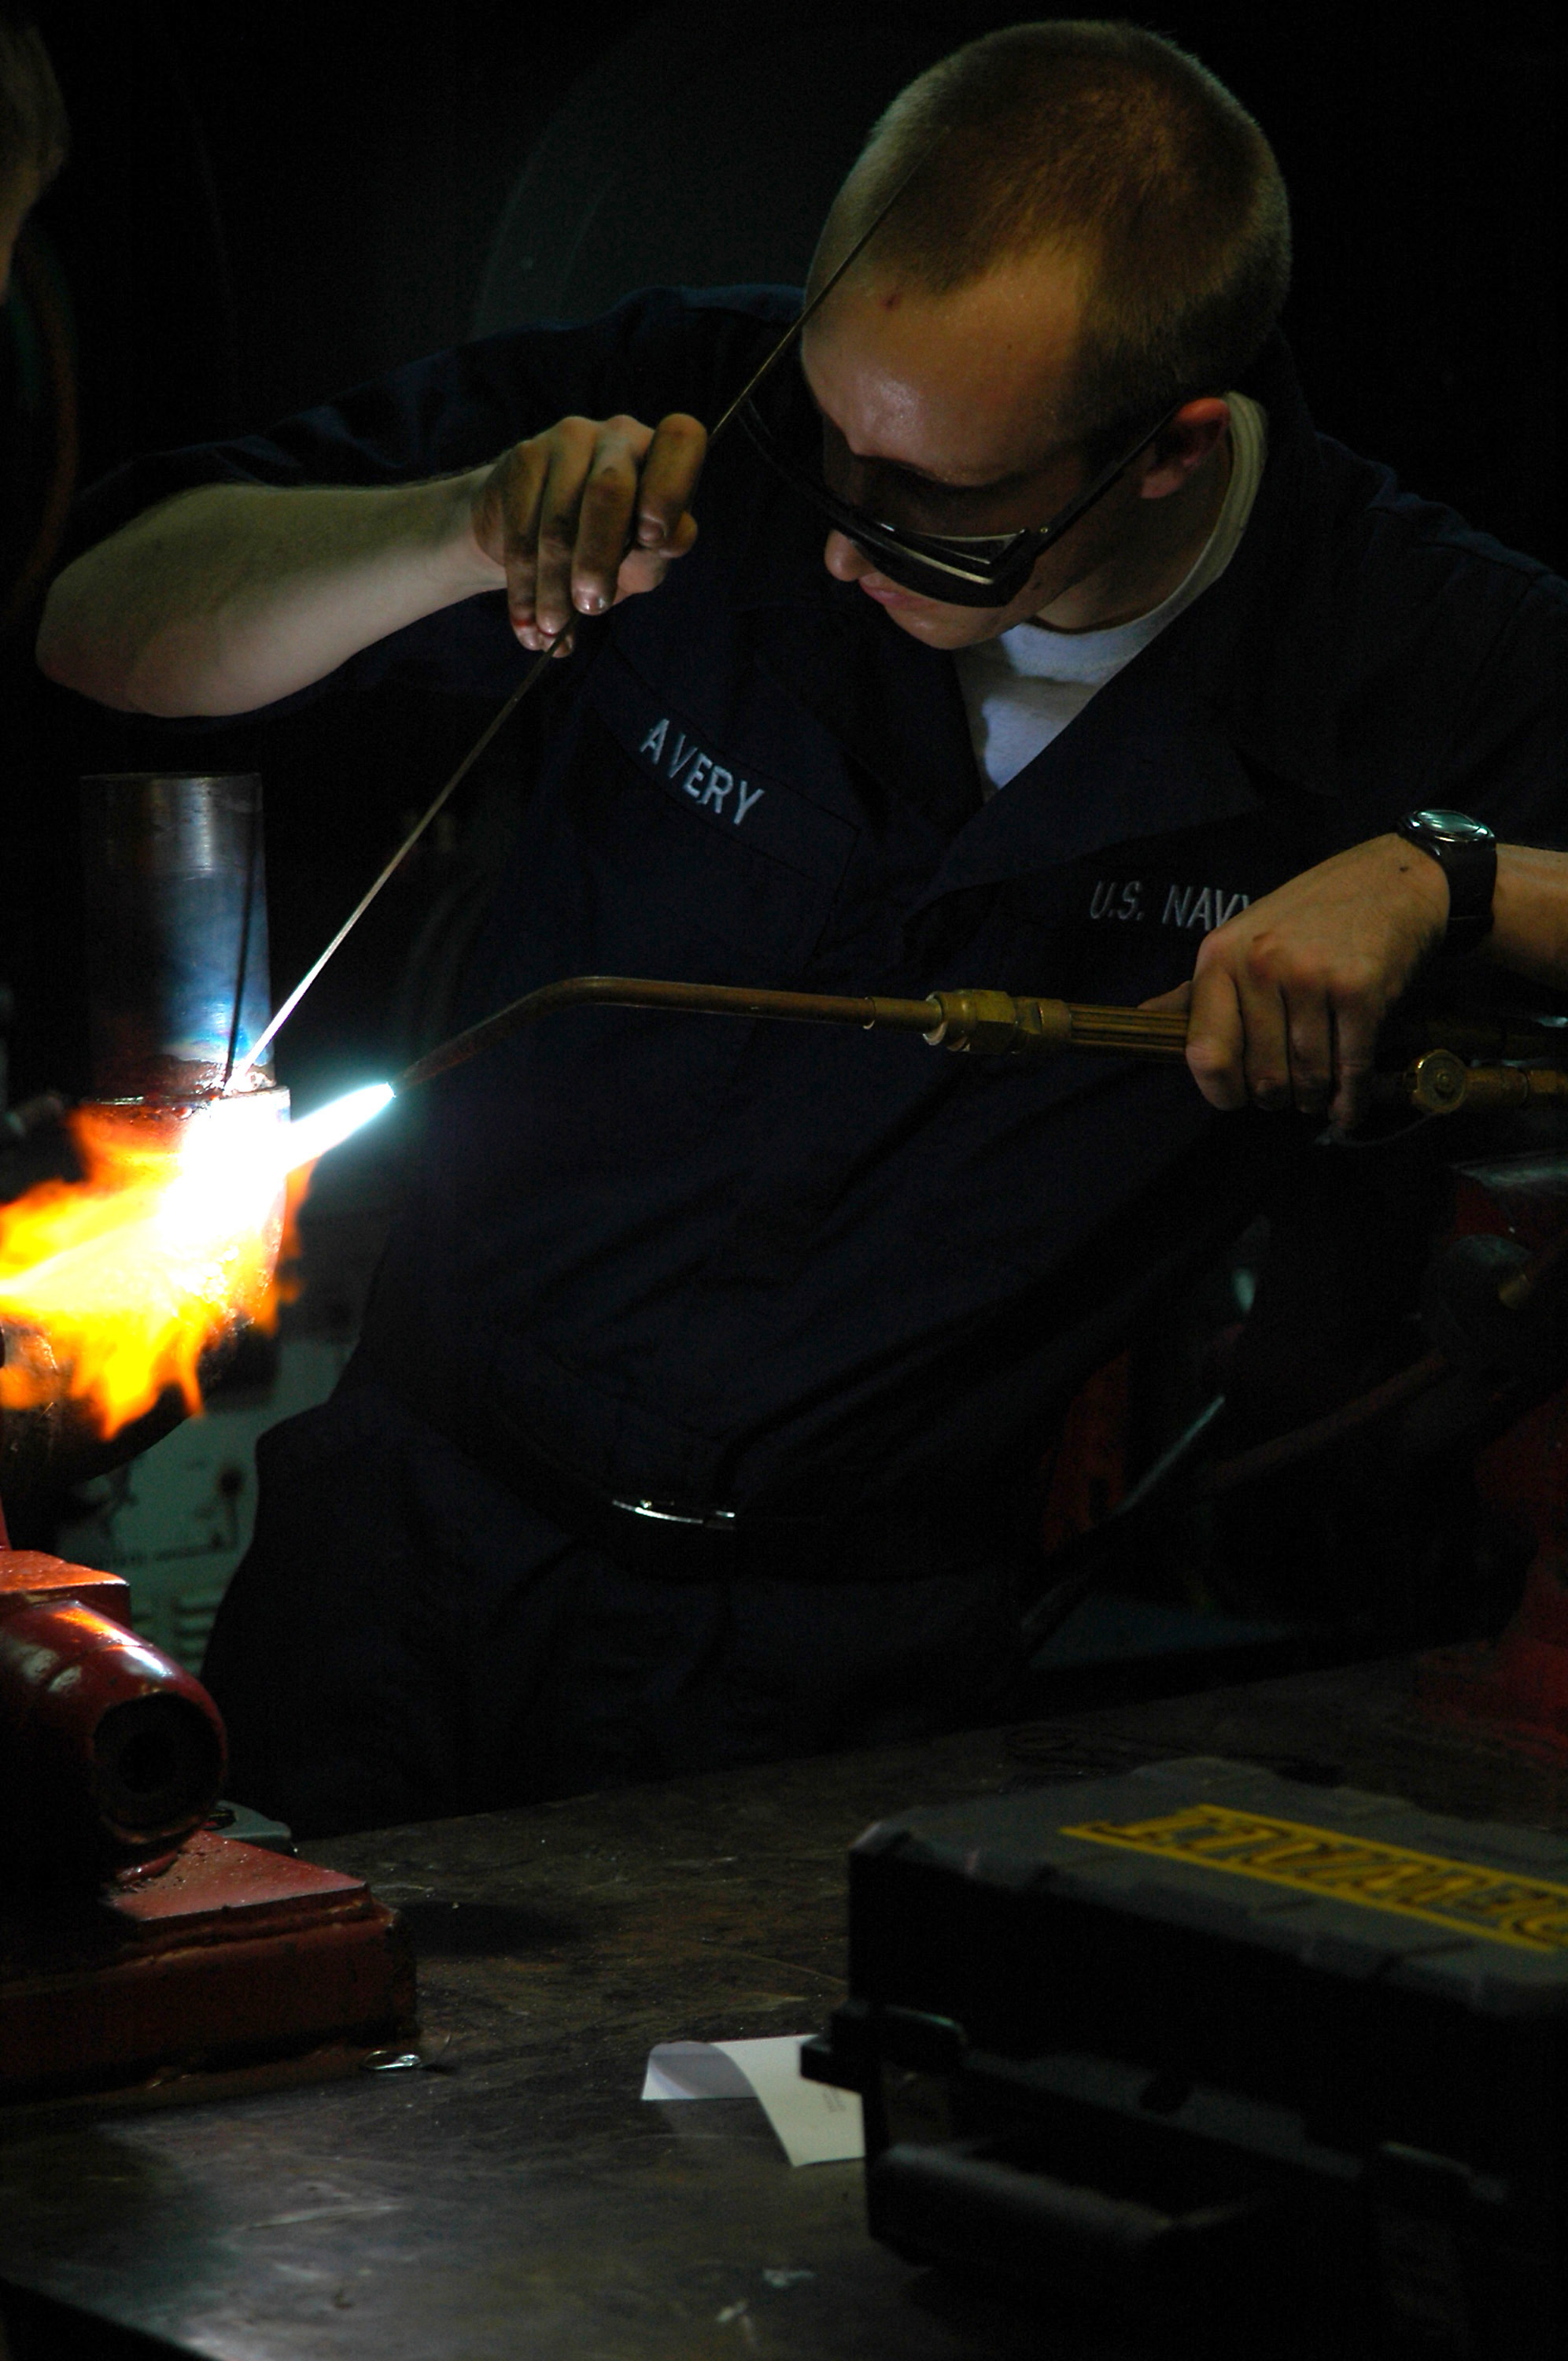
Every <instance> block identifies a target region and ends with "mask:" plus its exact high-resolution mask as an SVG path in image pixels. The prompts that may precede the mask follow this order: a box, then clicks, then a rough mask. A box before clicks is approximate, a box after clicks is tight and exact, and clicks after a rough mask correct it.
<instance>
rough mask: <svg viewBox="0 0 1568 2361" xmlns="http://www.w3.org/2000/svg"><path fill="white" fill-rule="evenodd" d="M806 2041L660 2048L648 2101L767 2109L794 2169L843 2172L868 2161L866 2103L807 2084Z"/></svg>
mask: <svg viewBox="0 0 1568 2361" xmlns="http://www.w3.org/2000/svg"><path fill="white" fill-rule="evenodd" d="M805 2039H806V2035H805V2034H804V2033H784V2034H777V2035H774V2036H773V2037H770V2038H768V2039H767V2040H763V2041H661V2042H660V2043H659V2044H658V2045H657V2047H656V2048H654V2049H652V2051H651V2052H650V2053H649V2058H648V2070H647V2073H646V2075H645V2076H644V2078H643V2083H642V2096H643V2097H644V2098H645V2099H746V2098H755V2099H758V2100H760V2101H761V2103H762V2110H763V2112H764V2114H766V2116H767V2118H768V2121H769V2123H770V2124H772V2125H773V2129H774V2131H775V2132H776V2133H777V2134H778V2136H779V2139H780V2141H781V2143H782V2145H783V2147H784V2154H785V2155H786V2156H787V2157H788V2158H789V2160H790V2162H791V2164H842V2163H844V2162H846V2161H848V2160H849V2159H850V2158H855V2157H861V2156H864V2154H865V2152H866V2138H865V2131H864V2127H863V2125H861V2102H860V2099H859V2097H858V2096H857V2095H856V2093H855V2092H852V2091H836V2090H834V2089H833V2087H832V2086H831V2084H830V2083H827V2082H807V2081H806V2080H805V2079H804V2077H803V2076H802V2074H801V2070H800V2046H801V2043H802V2042H803V2041H804V2040H805Z"/></svg>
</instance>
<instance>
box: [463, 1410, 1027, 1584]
mask: <svg viewBox="0 0 1568 2361" xmlns="http://www.w3.org/2000/svg"><path fill="white" fill-rule="evenodd" d="M459 1447H460V1448H461V1449H463V1450H465V1451H466V1453H467V1454H468V1455H469V1456H470V1457H471V1458H473V1459H475V1460H476V1461H477V1463H478V1465H479V1466H482V1467H483V1468H484V1469H485V1472H486V1473H487V1474H488V1475H490V1476H493V1477H495V1478H496V1479H497V1480H498V1481H499V1483H501V1484H504V1485H505V1486H506V1488H507V1489H508V1490H509V1491H510V1492H512V1493H514V1494H515V1495H516V1496H517V1498H518V1499H521V1500H522V1501H523V1502H525V1503H526V1505H527V1506H528V1507H530V1508H532V1509H536V1510H538V1511H539V1513H540V1515H541V1516H543V1517H547V1518H548V1519H549V1521H550V1522H551V1523H552V1524H554V1525H559V1526H560V1527H561V1529H562V1530H563V1532H568V1533H571V1534H573V1535H575V1536H576V1539H577V1540H578V1541H582V1542H588V1543H592V1544H593V1546H594V1547H595V1548H596V1549H600V1550H602V1551H603V1552H604V1554H605V1555H606V1556H607V1557H609V1558H613V1559H614V1560H615V1562H616V1564H617V1565H620V1566H623V1567H625V1568H626V1569H627V1571H628V1572H629V1573H632V1574H646V1575H654V1576H659V1577H660V1578H661V1579H663V1580H664V1581H666V1582H735V1581H762V1580H773V1581H786V1582H823V1583H830V1582H914V1581H919V1580H921V1579H923V1578H925V1577H927V1576H936V1575H959V1574H968V1573H973V1574H979V1573H980V1572H981V1571H982V1570H983V1569H985V1568H987V1567H993V1566H995V1565H996V1564H997V1563H998V1561H1003V1562H1005V1561H1008V1560H1014V1561H1025V1560H1026V1559H1027V1558H1028V1557H1029V1555H1030V1554H1031V1552H1030V1545H1029V1541H1028V1537H1027V1534H1026V1532H1025V1530H1024V1522H1025V1521H1024V1519H1023V1518H1022V1517H1021V1515H1020V1513H1019V1510H1018V1506H1017V1504H1016V1502H1015V1501H1011V1500H1009V1501H1007V1502H1005V1503H1004V1505H1003V1507H1002V1508H1000V1509H999V1508H998V1507H997V1506H995V1505H994V1500H995V1497H996V1494H997V1493H998V1492H1001V1493H1005V1492H1007V1491H1008V1489H1009V1488H1006V1487H997V1488H989V1489H991V1490H992V1505H988V1504H987V1503H986V1500H985V1497H984V1494H985V1490H986V1489H987V1488H982V1487H981V1486H979V1485H977V1487H976V1490H975V1492H974V1493H971V1494H968V1495H964V1496H953V1497H950V1498H948V1499H940V1500H936V1501H930V1502H927V1503H926V1504H925V1505H924V1506H923V1507H921V1508H919V1509H916V1510H909V1509H907V1508H902V1509H899V1508H894V1507H891V1506H890V1507H888V1508H886V1509H881V1508H865V1509H856V1510H850V1511H847V1512H846V1513H844V1514H841V1515H838V1516H833V1515H829V1516H803V1517H794V1516H773V1515H768V1514H765V1513H757V1512H754V1511H749V1510H748V1511H740V1510H733V1509H698V1508H694V1507H691V1506H689V1505H686V1504H684V1503H681V1502H678V1501H674V1500H666V1499H640V1498H637V1497H635V1496H632V1495H617V1494H612V1493H609V1492H604V1491H601V1490H600V1489H599V1488H598V1487H597V1486H596V1485H593V1484H590V1483H588V1482H587V1480H586V1478H584V1477H580V1476H577V1475H575V1474H574V1473H573V1472H572V1471H571V1470H570V1469H569V1468H566V1467H563V1466H560V1464H559V1463H558V1462H557V1461H555V1460H554V1459H551V1458H549V1457H548V1456H547V1455H545V1454H544V1453H543V1452H542V1451H540V1450H539V1448H538V1447H537V1445H536V1444H532V1443H528V1442H524V1441H522V1440H521V1438H519V1437H516V1436H510V1437H507V1438H505V1439H503V1438H501V1437H499V1436H493V1437H488V1438H486V1439H484V1440H483V1441H477V1440H476V1438H474V1437H473V1436H466V1437H465V1438H464V1440H463V1442H462V1444H461V1445H460V1446H459Z"/></svg>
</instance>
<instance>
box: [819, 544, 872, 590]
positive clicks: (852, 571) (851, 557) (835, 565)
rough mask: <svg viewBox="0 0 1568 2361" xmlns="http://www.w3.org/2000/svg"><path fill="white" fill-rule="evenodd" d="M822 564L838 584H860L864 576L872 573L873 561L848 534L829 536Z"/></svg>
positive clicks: (823, 552)
mask: <svg viewBox="0 0 1568 2361" xmlns="http://www.w3.org/2000/svg"><path fill="white" fill-rule="evenodd" d="M822 563H823V565H824V566H826V567H827V568H828V573H829V574H830V575H831V576H832V577H833V579H834V580H835V581H836V582H859V581H860V579H861V576H862V575H866V574H869V573H870V572H871V571H872V562H871V559H870V558H869V557H868V556H867V555H866V553H865V551H864V550H863V549H861V547H859V545H858V544H856V543H854V542H852V541H851V540H850V536H849V534H848V533H829V534H828V539H827V543H826V544H825V545H824V548H823V551H822Z"/></svg>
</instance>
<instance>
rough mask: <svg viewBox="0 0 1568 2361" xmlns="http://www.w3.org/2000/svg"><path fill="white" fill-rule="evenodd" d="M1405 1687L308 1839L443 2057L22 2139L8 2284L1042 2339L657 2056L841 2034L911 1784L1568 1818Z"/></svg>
mask: <svg viewBox="0 0 1568 2361" xmlns="http://www.w3.org/2000/svg"><path fill="white" fill-rule="evenodd" d="M1409 1678H1410V1676H1409V1669H1408V1668H1407V1667H1405V1666H1402V1665H1398V1664H1382V1665H1359V1666H1354V1667H1352V1668H1350V1669H1347V1670H1341V1671H1336V1672H1329V1673H1314V1674H1304V1675H1294V1676H1292V1677H1290V1678H1288V1679H1286V1680H1280V1681H1270V1682H1264V1683H1259V1684H1257V1685H1255V1686H1251V1687H1247V1688H1236V1689H1226V1690H1218V1691H1213V1692H1211V1693H1209V1694H1207V1695H1205V1696H1201V1697H1181V1698H1174V1699H1169V1700H1166V1701H1163V1702H1159V1703H1155V1704H1144V1705H1137V1706H1130V1707H1123V1708H1114V1709H1106V1710H1102V1711H1099V1712H1095V1713H1091V1714H1084V1715H1080V1716H1076V1717H1073V1718H1071V1719H1063V1720H1059V1721H1054V1722H1050V1723H1035V1724H1029V1725H1026V1726H1025V1727H1023V1728H1021V1729H1015V1730H992V1731H985V1732H981V1733H977V1734H971V1735H967V1736H960V1737H955V1738H950V1739H947V1740H943V1741H938V1743H936V1744H934V1745H931V1746H927V1747H914V1746H911V1747H904V1748H891V1749H887V1750H884V1751H883V1752H878V1753H875V1754H865V1755H859V1756H852V1757H844V1758H839V1759H825V1760H818V1761H813V1762H807V1763H790V1764H784V1765H780V1766H777V1767H773V1768H769V1769H765V1770H760V1771H753V1772H747V1773H739V1774H732V1775H723V1776H717V1777H712V1778H706V1779H694V1780H690V1781H685V1782H681V1783H676V1784H668V1785H663V1786H655V1787H639V1788H629V1789H623V1790H620V1791H617V1792H613V1793H607V1794H603V1795H590V1796H583V1797H579V1798H576V1799H574V1800H573V1801H571V1802H567V1803H562V1804H557V1805H549V1806H541V1807H536V1808H533V1809H529V1810H520V1811H510V1812H499V1813H493V1814H489V1815H486V1816H484V1817H476V1818H472V1819H464V1820H449V1821H444V1822H436V1823H431V1824H427V1825H425V1826H422V1827H416V1828H402V1829H395V1830H392V1831H389V1832H386V1831H383V1832H380V1833H378V1834H374V1835H370V1836H362V1837H355V1838H342V1839H337V1840H336V1841H334V1842H332V1843H326V1844H319V1845H313V1846H312V1847H310V1848H309V1850H310V1853H311V1857H312V1858H313V1859H314V1860H318V1861H325V1862H328V1863H330V1864H333V1865H335V1866H338V1867H342V1868H345V1869H351V1870H354V1871H356V1872H360V1873H362V1874H364V1875H366V1876H367V1877H368V1878H369V1880H370V1881H371V1883H372V1885H373V1887H374V1890H375V1892H376V1893H377V1894H378V1895H379V1897H380V1898H381V1899H382V1900H384V1901H386V1902H389V1903H392V1904H394V1905H397V1906H398V1907H399V1908H400V1909H402V1910H403V1911H404V1912H405V1913H406V1914H407V1915H408V1916H409V1918H410V1919H411V1923H412V1927H413V1932H414V1939H415V1944H416V1948H417V1949H418V1953H419V1962H420V1991H421V2014H422V2021H423V2025H424V2029H425V2030H424V2040H423V2050H424V2055H425V2058H426V2060H427V2063H426V2064H425V2065H424V2066H422V2067H421V2068H416V2069H411V2070H400V2071H394V2072H382V2073H378V2074H364V2075H361V2076H358V2077H356V2079H355V2080H353V2081H343V2082H336V2083H329V2084H325V2085H323V2086H320V2087H316V2088H313V2089H302V2090H295V2091H289V2092H271V2093H269V2094H266V2095H255V2096H250V2097H247V2098H242V2099H238V2100H231V2101H227V2102H225V2103H221V2104H206V2105H202V2106H187V2107H179V2108H168V2109H164V2110H160V2111H157V2112H144V2113H119V2114H112V2113H105V2114H99V2115H95V2116H93V2117H91V2118H88V2119H81V2118H78V2119H74V2120H70V2121H61V2122H59V2123H55V2124H44V2123H39V2122H37V2121H35V2122H33V2123H31V2124H27V2125H23V2124H19V2123H18V2124H13V2125H11V2127H10V2129H9V2131H8V2133H7V2135H6V2136H5V2137H4V2138H3V2139H0V2278H3V2279H5V2280H6V2281H8V2282H9V2283H10V2284H11V2285H13V2286H15V2287H19V2288H23V2289H28V2290H37V2291H38V2292H39V2293H42V2294H44V2295H48V2296H50V2297H53V2298H55V2299H57V2300H60V2301H65V2302H68V2303H70V2304H71V2305H73V2306H77V2307H80V2308H81V2310H82V2312H87V2313H90V2314H92V2315H94V2316H95V2317H96V2318H98V2319H100V2320H103V2321H109V2322H116V2323H123V2324H124V2325H126V2326H127V2327H133V2328H137V2329H140V2330H143V2331H147V2332H150V2333H151V2334H155V2335H159V2336H161V2337H163V2338H166V2339H167V2340H169V2342H170V2344H172V2345H176V2346H177V2347H179V2348H180V2349H181V2350H184V2351H189V2352H192V2353H199V2354H205V2355H214V2356H225V2361H316V2356H322V2361H326V2356H332V2361H358V2356H367V2361H369V2356H374V2361H433V2356H443V2361H444V2356H452V2361H517V2356H528V2361H568V2356H570V2361H709V2356H712V2361H719V2356H726V2361H728V2356H735V2361H750V2356H762V2361H796V2356H798V2361H807V2356H809V2361H959V2356H976V2361H978V2356H986V2361H1011V2356H1024V2355H1025V2354H1027V2355H1030V2356H1038V2355H1039V2354H1040V2352H1041V2349H1042V2348H1041V2345H1040V2324H1039V2323H1038V2322H1037V2321H1027V2320H1025V2319H1022V2318H1019V2317H1018V2316H1016V2315H1014V2314H1013V2313H1011V2312H1008V2311H1007V2310H1005V2309H1003V2308H1002V2307H1000V2306H997V2307H992V2305H990V2304H989V2303H987V2302H985V2301H983V2300H981V2299H980V2298H978V2297H975V2296H972V2295H970V2294H968V2293H965V2292H963V2291H960V2290H957V2289H955V2288H953V2287H950V2286H948V2285H947V2284H946V2283H945V2282H943V2281H942V2280H941V2279H938V2278H937V2277H936V2276H935V2275H933V2274H931V2273H928V2272H924V2271H916V2270H912V2269H910V2268H908V2267H906V2266H905V2265H904V2264H902V2263H900V2262H899V2261H898V2260H897V2259H896V2258H895V2257H894V2256H892V2255H891V2254H888V2253H886V2252H884V2251H883V2249H881V2248H880V2247H878V2246H875V2245H873V2244H872V2241H871V2240H870V2239H869V2238H868V2236H867V2235H866V2233H865V2230H864V2227H863V2222H862V2213H861V2167H860V2166H859V2165H858V2164H856V2165H850V2164H844V2165H817V2166H808V2167H806V2168H803V2169H798V2170H793V2171H792V2170H791V2169H790V2168H789V2166H788V2165H787V2164H786V2163H785V2162H784V2157H783V2154H782V2151H781V2150H780V2149H779V2148H778V2147H777V2146H776V2144H775V2142H774V2140H773V2134H772V2133H771V2132H770V2131H769V2130H768V2129H767V2127H766V2125H765V2124H764V2122H763V2120H762V2115H761V2113H760V2111H759V2110H758V2109H756V2108H755V2107H754V2106H753V2104H752V2103H751V2101H749V2100H718V2101H708V2102H704V2103H684V2104H683V2103H672V2104H668V2105H660V2104H651V2103H642V2102H641V2099H640V2097H639V2093H640V2091H641V2081H642V2071H643V2065H644V2060H645V2059H646V2056H647V2053H648V2050H649V2049H650V2048H652V2045H653V2043H654V2042H656V2041H660V2040H668V2039H674V2038H696V2039H720V2038H733V2037H744V2036H748V2035H755V2034H768V2033H794V2032H800V2031H805V2030H816V2029H817V2028H819V2027H820V2026H822V2025H824V2024H825V2022H826V2020H827V2017H828V2014H829V2012H830V2010H831V2009H832V2008H833V2006H834V2005H835V2004H836V2002H837V2001H838V1999H839V1997H840V1995H841V1993H842V1990H843V1986H842V1983H841V1982H840V1977H841V1975H842V1971H843V1925H844V1905H845V1891H846V1887H845V1872H844V1854H845V1851H846V1849H847V1847H848V1846H849V1845H850V1842H851V1841H852V1840H853V1839H854V1838H855V1837H856V1836H857V1835H858V1834H859V1833H860V1831H861V1829H862V1828H864V1827H865V1826H866V1825H867V1824H868V1823H869V1822H870V1821H872V1819H874V1818H876V1817H879V1816H880V1815H882V1814H884V1813H887V1812H891V1811H894V1810H902V1809H905V1808H906V1807H908V1806H914V1805H917V1804H927V1803H928V1804H936V1803H941V1802H945V1801H949V1800H956V1799H958V1798H959V1797H961V1796H964V1795H979V1794H984V1793H989V1792H993V1791H994V1790H996V1789H997V1788H999V1787H1001V1786H1003V1785H1005V1784H1008V1783H1009V1782H1020V1781H1026V1782H1030V1783H1035V1782H1044V1781H1050V1780H1055V1779H1059V1778H1063V1777H1070V1776H1073V1775H1079V1774H1086V1773H1095V1772H1102V1771H1105V1770H1109V1769H1116V1770H1119V1769H1123V1768H1126V1767H1130V1766H1131V1765H1132V1764H1134V1763H1137V1762H1140V1761H1151V1760H1156V1759H1157V1758H1159V1757H1161V1756H1164V1755H1171V1754H1181V1753H1231V1754H1234V1755H1237V1756H1241V1757H1245V1758H1247V1759H1250V1760H1253V1761H1263V1762H1266V1763H1269V1764H1270V1765H1271V1766H1272V1767H1275V1768H1277V1769H1279V1770H1282V1771H1286V1772H1292V1771H1294V1772H1297V1773H1305V1774H1306V1775H1309V1776H1315V1777H1331V1776H1333V1775H1335V1774H1337V1775H1339V1776H1341V1777H1343V1778H1344V1779H1346V1780H1348V1781H1349V1782H1351V1783H1352V1784H1355V1785H1357V1786H1362V1787H1371V1788H1375V1789H1381V1790H1383V1791H1385V1792H1390V1793H1396V1794H1401V1795H1409V1796H1410V1797H1412V1798H1413V1799H1414V1800H1416V1801H1417V1802H1419V1803H1421V1804H1423V1805H1426V1806H1431V1807H1433V1808H1436V1809H1440V1810H1444V1811H1452V1812H1459V1813H1463V1814H1465V1815H1468V1816H1470V1817H1478V1818H1507V1819H1513V1820H1519V1821H1525V1822H1529V1823H1533V1824H1536V1825H1540V1826H1547V1827H1552V1828H1568V1773H1563V1772H1562V1771H1558V1770H1551V1769H1544V1768H1533V1767H1531V1766H1530V1765H1528V1764H1526V1763H1519V1762H1517V1761H1515V1760H1513V1759H1511V1758H1509V1757H1508V1756H1507V1755H1504V1754H1502V1753H1498V1752H1487V1751H1486V1750H1485V1749H1482V1748H1480V1747H1476V1746H1474V1745H1471V1744H1469V1743H1467V1742H1465V1741H1461V1740H1458V1739H1450V1738H1446V1737H1443V1736H1442V1735H1439V1734H1437V1733H1435V1732H1433V1731H1431V1730H1427V1729H1426V1728H1425V1727H1424V1726H1423V1725H1422V1724H1421V1723H1420V1720H1419V1719H1418V1718H1417V1716H1416V1714H1415V1711H1414V1708H1413V1707H1412V1705H1411V1703H1410V1701H1409ZM84 2349H87V2350H91V2346H90V2345H88V2346H86V2347H85V2348H84ZM1109 2349H1110V2348H1109V2347H1102V2346H1101V2345H1098V2344H1095V2345H1092V2346H1091V2345H1081V2346H1080V2345H1076V2344H1074V2343H1072V2342H1071V2341H1070V2340H1069V2341H1068V2342H1066V2343H1064V2342H1061V2341H1059V2340H1058V2339H1057V2338H1053V2340H1052V2343H1051V2346H1050V2350H1051V2352H1052V2353H1053V2354H1054V2355H1056V2356H1060V2361H1069V2356H1072V2355H1074V2354H1084V2355H1087V2354H1088V2353H1090V2352H1091V2350H1092V2351H1093V2352H1095V2353H1097V2354H1098V2353H1100V2352H1102V2351H1107V2352H1108V2351H1109ZM1125 2349H1126V2348H1124V2347H1118V2348H1117V2350H1118V2351H1124V2350H1125Z"/></svg>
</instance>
